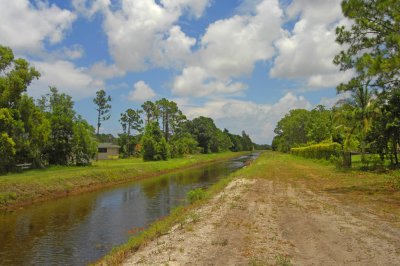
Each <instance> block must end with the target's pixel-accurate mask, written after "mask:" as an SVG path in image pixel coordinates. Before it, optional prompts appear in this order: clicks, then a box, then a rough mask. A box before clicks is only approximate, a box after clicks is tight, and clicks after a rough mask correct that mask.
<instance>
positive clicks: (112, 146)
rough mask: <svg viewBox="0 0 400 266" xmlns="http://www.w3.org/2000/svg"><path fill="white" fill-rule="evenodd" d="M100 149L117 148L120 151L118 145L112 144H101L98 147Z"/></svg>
mask: <svg viewBox="0 0 400 266" xmlns="http://www.w3.org/2000/svg"><path fill="white" fill-rule="evenodd" d="M97 147H98V148H117V149H119V148H120V147H119V146H118V145H115V144H112V143H99V144H98V145H97Z"/></svg>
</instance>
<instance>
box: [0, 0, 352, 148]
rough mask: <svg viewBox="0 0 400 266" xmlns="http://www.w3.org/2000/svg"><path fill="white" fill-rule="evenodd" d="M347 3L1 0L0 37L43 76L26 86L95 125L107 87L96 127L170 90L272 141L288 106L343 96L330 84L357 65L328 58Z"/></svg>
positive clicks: (189, 110)
mask: <svg viewBox="0 0 400 266" xmlns="http://www.w3.org/2000/svg"><path fill="white" fill-rule="evenodd" d="M340 2H341V1H340V0H333V1H322V0H321V1H308V0H281V1H278V0H237V1H211V0H200V1H199V0H197V1H195V0H189V1H165V0H160V1H149V0H134V1H132V0H124V1H117V2H113V3H112V4H111V3H110V1H100V0H94V1H87V0H73V1H61V0H49V1H28V0H19V1H2V2H1V3H0V22H1V24H2V28H1V29H0V44H2V45H6V46H8V47H10V48H11V49H13V51H14V53H15V55H16V57H22V58H26V59H27V60H28V61H29V62H31V63H32V65H33V66H35V68H37V69H38V70H39V72H40V73H41V74H42V76H41V78H40V79H39V80H38V81H34V82H32V84H31V85H30V86H29V87H28V94H29V95H31V96H33V97H36V98H37V97H39V96H40V95H43V94H46V93H47V92H48V87H49V86H55V87H57V88H58V89H59V91H60V92H64V93H67V94H69V95H71V96H72V98H73V100H74V102H75V109H76V110H77V113H79V114H81V115H82V117H83V118H85V119H86V120H87V121H88V122H89V123H90V124H92V125H95V121H96V111H95V105H94V104H93V103H92V99H93V98H94V96H95V92H96V91H97V90H99V89H104V90H105V91H106V92H107V94H109V95H111V96H112V98H113V100H112V103H111V105H112V117H111V119H110V120H109V121H106V122H104V123H103V125H102V128H101V131H100V133H104V134H112V135H114V136H116V135H117V134H118V133H121V132H122V128H121V126H120V124H119V122H118V119H119V115H120V113H122V112H124V111H125V110H126V109H128V108H132V109H138V108H140V105H141V104H142V103H143V102H144V101H146V100H152V101H155V100H157V99H160V98H163V97H165V98H168V99H170V100H173V101H175V102H177V104H178V106H179V108H180V109H182V111H183V112H184V113H185V114H186V115H187V117H188V118H189V119H193V118H195V117H198V116H206V117H211V118H212V119H213V120H214V121H215V124H216V125H217V127H218V128H220V129H224V128H227V129H228V130H229V131H230V132H231V133H233V134H240V133H241V131H242V130H245V131H246V133H248V134H249V135H250V137H251V138H252V140H253V142H254V143H263V144H268V145H270V144H271V142H272V138H273V136H274V132H273V130H274V128H275V126H276V122H277V121H278V120H279V119H280V118H282V117H283V116H284V115H285V114H286V113H287V112H288V111H289V110H290V109H295V108H304V109H308V110H309V109H312V108H313V107H315V106H317V105H318V104H323V105H325V106H327V107H328V108H329V107H331V106H332V105H333V104H334V103H335V102H336V101H337V100H338V99H340V98H341V97H343V96H342V95H337V94H336V89H335V87H336V86H337V85H338V84H339V83H340V82H343V81H347V80H348V79H349V78H350V77H351V75H352V73H351V72H348V73H347V72H339V69H338V67H337V66H335V65H334V64H333V63H332V60H333V57H334V56H335V54H337V53H339V52H340V50H341V47H340V46H339V45H338V44H337V43H336V42H335V29H336V27H337V26H338V25H348V24H349V22H348V21H347V20H346V19H345V18H344V17H343V15H342V12H341V8H340ZM15 21H18V22H19V23H15Z"/></svg>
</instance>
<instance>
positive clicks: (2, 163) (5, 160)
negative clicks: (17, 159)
mask: <svg viewBox="0 0 400 266" xmlns="http://www.w3.org/2000/svg"><path fill="white" fill-rule="evenodd" d="M0 153H1V154H2V155H1V157H0V173H4V172H7V171H9V170H10V169H9V167H10V163H11V162H12V160H13V157H14V155H15V142H14V141H13V139H12V138H10V136H8V134H7V133H5V132H3V133H1V134H0Z"/></svg>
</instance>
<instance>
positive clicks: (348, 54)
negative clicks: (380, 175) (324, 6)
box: [334, 0, 400, 163]
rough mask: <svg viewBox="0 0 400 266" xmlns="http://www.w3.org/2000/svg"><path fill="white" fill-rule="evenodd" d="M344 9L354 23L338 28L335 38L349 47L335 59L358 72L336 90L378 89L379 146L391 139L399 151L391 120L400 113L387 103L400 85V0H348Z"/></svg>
mask: <svg viewBox="0 0 400 266" xmlns="http://www.w3.org/2000/svg"><path fill="white" fill-rule="evenodd" d="M342 11H343V14H344V16H345V17H347V18H348V19H350V20H352V23H351V24H350V25H351V27H350V28H346V27H345V26H342V27H338V28H337V29H336V34H337V38H336V41H337V42H338V43H339V44H341V45H343V46H344V47H346V50H343V51H341V52H340V53H339V54H338V55H336V57H335V58H334V63H335V64H337V65H339V66H340V69H341V70H342V71H347V70H353V71H354V72H355V76H354V77H353V78H352V79H351V80H350V81H349V82H347V83H343V84H340V85H339V86H338V87H337V90H338V92H341V91H352V92H353V93H358V92H359V91H360V90H361V89H362V90H364V91H365V92H369V91H375V93H376V96H377V102H379V103H380V104H381V106H380V107H379V109H380V110H381V116H380V117H381V119H383V120H381V121H378V120H375V121H373V124H372V128H374V130H373V131H374V133H375V139H377V140H380V141H379V145H378V146H379V147H380V148H379V149H380V150H381V151H382V150H383V145H382V144H383V142H384V141H383V140H385V141H389V139H391V142H392V145H394V146H393V148H392V151H393V152H395V153H397V145H398V144H397V143H398V140H396V136H398V135H400V131H399V130H400V128H399V127H396V126H395V127H392V126H391V125H393V124H392V123H390V122H389V120H391V121H396V120H397V121H398V120H399V119H400V117H393V115H392V113H391V112H387V111H386V108H387V106H389V105H390V104H388V103H390V102H396V101H397V99H396V95H397V91H399V88H400V60H399V58H400V16H399V14H400V1H398V0H345V1H343V2H342ZM364 94H365V93H364ZM391 97H393V98H391ZM387 119H389V120H387ZM382 121H385V122H382ZM374 123H376V125H374ZM383 123H386V125H384V124H383ZM384 128H386V129H388V128H391V130H390V131H391V133H390V134H388V132H387V131H386V130H383V129H384ZM377 129H380V130H383V131H381V134H382V135H384V134H388V135H387V136H385V137H384V136H382V135H381V136H377V135H376V134H377V133H378V131H377ZM389 136H390V137H389ZM396 163H397V162H396Z"/></svg>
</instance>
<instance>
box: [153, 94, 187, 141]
mask: <svg viewBox="0 0 400 266" xmlns="http://www.w3.org/2000/svg"><path fill="white" fill-rule="evenodd" d="M156 106H157V107H158V109H159V112H160V117H161V130H162V132H163V133H164V138H165V139H166V140H167V142H168V141H169V139H170V137H171V135H173V134H174V133H175V132H176V131H177V130H178V128H179V127H180V126H181V125H182V123H183V122H184V121H186V116H185V115H184V114H183V113H182V111H181V110H179V108H178V105H177V104H176V103H175V102H173V101H169V100H167V99H165V98H162V99H161V100H158V101H156Z"/></svg>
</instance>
